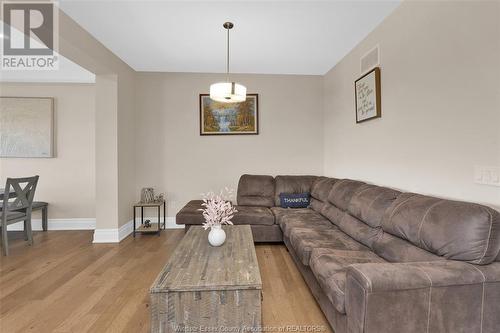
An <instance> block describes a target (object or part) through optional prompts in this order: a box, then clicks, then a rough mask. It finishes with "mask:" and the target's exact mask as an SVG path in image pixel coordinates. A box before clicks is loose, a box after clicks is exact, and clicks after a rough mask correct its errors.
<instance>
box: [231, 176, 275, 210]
mask: <svg viewBox="0 0 500 333" xmlns="http://www.w3.org/2000/svg"><path fill="white" fill-rule="evenodd" d="M236 199H237V201H238V205H240V206H261V207H273V206H274V178H273V177H271V176H261V175H243V176H241V177H240V181H239V182H238V193H237V198H236Z"/></svg>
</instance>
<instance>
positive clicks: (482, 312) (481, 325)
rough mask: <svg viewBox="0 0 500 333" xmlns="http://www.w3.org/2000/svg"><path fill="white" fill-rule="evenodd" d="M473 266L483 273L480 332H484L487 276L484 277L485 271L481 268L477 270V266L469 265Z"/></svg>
mask: <svg viewBox="0 0 500 333" xmlns="http://www.w3.org/2000/svg"><path fill="white" fill-rule="evenodd" d="M469 265H471V266H472V267H473V268H474V269H475V270H477V271H478V272H479V273H481V275H482V277H483V283H482V285H483V289H482V291H481V324H480V328H479V332H483V317H484V286H485V284H486V276H484V273H483V271H481V270H480V269H479V268H477V267H476V266H474V265H472V264H469Z"/></svg>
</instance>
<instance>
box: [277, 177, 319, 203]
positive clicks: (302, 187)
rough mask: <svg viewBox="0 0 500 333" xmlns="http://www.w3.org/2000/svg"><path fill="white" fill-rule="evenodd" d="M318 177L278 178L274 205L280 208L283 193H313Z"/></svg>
mask: <svg viewBox="0 0 500 333" xmlns="http://www.w3.org/2000/svg"><path fill="white" fill-rule="evenodd" d="M316 178H318V177H317V176H276V178H275V179H274V180H275V186H276V187H275V191H274V205H275V206H280V203H281V202H280V194H281V193H296V194H298V193H311V187H312V184H313V183H314V181H315V180H316Z"/></svg>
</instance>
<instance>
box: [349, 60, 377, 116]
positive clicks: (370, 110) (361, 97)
mask: <svg viewBox="0 0 500 333" xmlns="http://www.w3.org/2000/svg"><path fill="white" fill-rule="evenodd" d="M354 90H355V95H356V97H355V101H356V123H361V122H363V121H366V120H370V119H374V118H380V117H381V116H382V110H381V105H380V104H381V103H380V68H379V67H375V68H374V69H372V70H371V71H369V72H368V73H366V74H365V75H363V76H362V77H360V78H359V79H357V80H356V81H355V82H354Z"/></svg>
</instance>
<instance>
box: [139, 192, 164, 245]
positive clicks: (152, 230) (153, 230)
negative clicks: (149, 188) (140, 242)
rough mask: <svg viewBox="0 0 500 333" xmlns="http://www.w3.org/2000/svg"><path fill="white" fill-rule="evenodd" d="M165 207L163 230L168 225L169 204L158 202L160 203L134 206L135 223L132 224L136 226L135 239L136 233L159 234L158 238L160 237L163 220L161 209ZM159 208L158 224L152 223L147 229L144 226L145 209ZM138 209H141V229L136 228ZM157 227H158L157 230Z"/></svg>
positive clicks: (141, 203)
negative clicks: (161, 218)
mask: <svg viewBox="0 0 500 333" xmlns="http://www.w3.org/2000/svg"><path fill="white" fill-rule="evenodd" d="M162 206H163V230H165V226H166V223H167V213H166V211H167V203H166V201H165V200H163V201H158V202H148V203H145V202H138V203H136V204H135V205H134V222H133V223H132V224H133V225H134V233H133V234H134V237H135V233H136V232H138V233H144V234H146V233H157V234H158V236H159V235H160V231H161V224H162V223H161V220H160V209H161V207H162ZM150 207H151V208H155V207H156V208H157V209H158V223H151V224H150V226H149V227H146V225H145V224H144V208H150ZM137 208H141V226H140V227H139V228H136V227H135V218H136V215H135V213H136V209H137ZM155 225H157V227H156V228H155Z"/></svg>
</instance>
